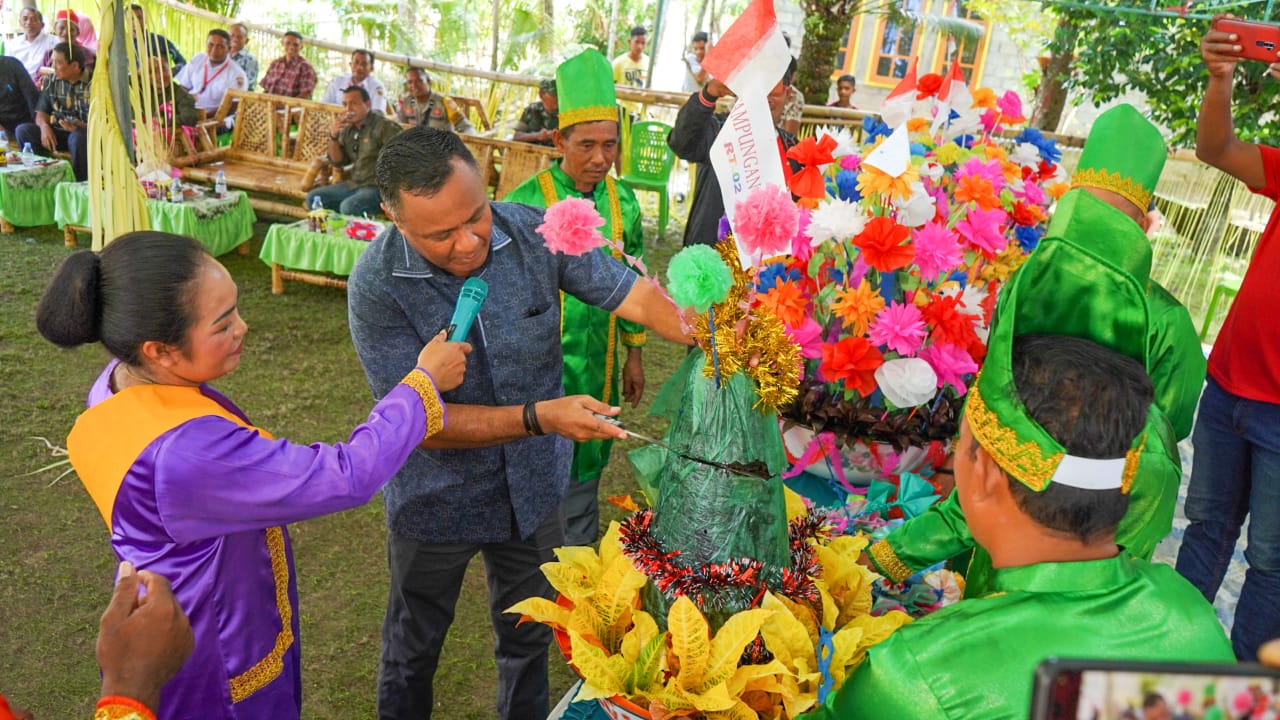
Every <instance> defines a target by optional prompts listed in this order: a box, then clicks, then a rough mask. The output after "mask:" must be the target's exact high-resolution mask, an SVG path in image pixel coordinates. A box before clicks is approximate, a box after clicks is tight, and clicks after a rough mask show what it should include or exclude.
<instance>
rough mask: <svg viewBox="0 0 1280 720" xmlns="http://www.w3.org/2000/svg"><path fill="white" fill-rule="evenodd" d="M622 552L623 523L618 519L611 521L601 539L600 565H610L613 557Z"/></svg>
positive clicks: (603, 566) (604, 566)
mask: <svg viewBox="0 0 1280 720" xmlns="http://www.w3.org/2000/svg"><path fill="white" fill-rule="evenodd" d="M621 554H622V525H621V524H619V523H618V521H617V520H614V521H613V522H611V523H609V529H608V530H605V531H604V537H603V538H601V539H600V567H602V568H606V567H609V563H611V562H613V559H614V558H616V557H618V556H619V555H621Z"/></svg>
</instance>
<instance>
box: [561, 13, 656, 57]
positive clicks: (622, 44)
mask: <svg viewBox="0 0 1280 720" xmlns="http://www.w3.org/2000/svg"><path fill="white" fill-rule="evenodd" d="M609 13H610V4H609V3H608V2H594V3H587V4H586V6H585V7H583V8H582V9H581V10H579V11H578V12H577V19H576V20H575V21H574V24H573V35H572V37H573V40H574V41H575V42H580V43H583V44H584V45H593V46H595V47H596V48H598V49H599V50H600V52H607V50H608V47H609ZM657 14H658V3H657V0H618V17H617V20H616V21H615V22H614V27H613V54H614V55H620V54H622V53H623V52H626V49H627V42H628V40H630V34H631V28H633V27H635V26H636V25H644V26H645V28H647V29H648V30H649V43H650V44H653V39H654V37H655V35H654V32H653V19H654V18H655V17H657ZM645 52H646V53H648V52H649V49H648V48H646V49H645ZM612 59H613V58H610V60H612Z"/></svg>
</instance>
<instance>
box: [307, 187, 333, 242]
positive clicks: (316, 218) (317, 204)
mask: <svg viewBox="0 0 1280 720" xmlns="http://www.w3.org/2000/svg"><path fill="white" fill-rule="evenodd" d="M310 218H311V223H310V224H311V225H312V227H311V228H310V230H311V231H312V232H318V233H327V232H329V223H327V222H325V221H326V220H327V219H328V218H326V217H325V212H324V202H323V201H321V200H320V196H319V195H317V196H315V197H313V198H311V215H310Z"/></svg>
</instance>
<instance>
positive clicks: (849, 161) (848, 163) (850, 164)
mask: <svg viewBox="0 0 1280 720" xmlns="http://www.w3.org/2000/svg"><path fill="white" fill-rule="evenodd" d="M839 162H840V169H841V170H852V171H854V172H857V171H858V168H859V167H862V158H861V157H860V156H858V155H852V154H850V155H845V156H844V157H842V158H840V160H839Z"/></svg>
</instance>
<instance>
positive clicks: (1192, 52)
mask: <svg viewBox="0 0 1280 720" xmlns="http://www.w3.org/2000/svg"><path fill="white" fill-rule="evenodd" d="M1117 6H1118V5H1117ZM1059 14H1060V15H1061V16H1062V17H1063V18H1065V19H1067V20H1068V21H1069V22H1071V23H1072V24H1073V25H1074V26H1075V27H1076V29H1077V30H1078V32H1077V33H1075V37H1076V38H1078V39H1076V40H1075V41H1074V42H1073V39H1072V38H1071V37H1070V35H1071V34H1069V33H1061V34H1059V35H1058V37H1056V38H1055V40H1054V42H1053V43H1052V44H1051V45H1050V49H1051V50H1052V51H1053V52H1055V53H1066V54H1074V55H1075V59H1074V61H1073V62H1072V71H1073V72H1072V73H1071V76H1070V78H1069V79H1068V80H1067V84H1066V86H1067V87H1068V88H1069V89H1072V90H1076V91H1079V92H1082V93H1083V94H1084V96H1085V97H1086V98H1087V99H1088V100H1090V101H1092V102H1095V103H1099V104H1101V103H1105V102H1109V101H1111V100H1115V99H1116V98H1118V97H1120V96H1121V95H1122V94H1124V93H1125V92H1127V91H1130V90H1136V91H1138V92H1141V93H1144V94H1145V95H1146V96H1147V101H1148V103H1149V105H1150V109H1151V118H1152V120H1154V121H1155V122H1157V123H1159V124H1161V125H1164V126H1165V127H1167V128H1169V129H1170V130H1171V131H1172V133H1173V137H1172V138H1171V144H1172V145H1174V146H1177V147H1189V146H1191V145H1194V144H1195V133H1196V116H1197V113H1198V110H1199V106H1200V100H1201V98H1202V97H1204V91H1205V87H1206V85H1207V83H1208V77H1209V76H1208V73H1207V72H1206V71H1205V68H1204V62H1203V61H1202V60H1201V59H1200V47H1199V43H1200V36H1201V35H1203V34H1204V31H1205V30H1206V29H1207V28H1208V21H1205V20H1199V19H1191V18H1180V17H1164V16H1151V15H1145V14H1134V13H1117V12H1111V11H1106V10H1084V9H1077V8H1069V9H1067V8H1063V9H1059ZM1252 19H1265V20H1268V21H1269V22H1277V21H1280V10H1277V11H1273V13H1272V16H1271V17H1270V18H1252ZM1265 74H1266V65H1264V64H1263V63H1257V62H1243V63H1240V64H1239V65H1238V66H1237V67H1236V84H1235V96H1234V100H1233V104H1234V108H1235V110H1234V115H1235V127H1236V132H1237V133H1239V135H1240V137H1241V138H1242V139H1244V140H1247V141H1250V142H1262V143H1267V144H1272V145H1275V144H1280V118H1278V117H1276V116H1275V114H1273V113H1271V112H1270V110H1271V108H1272V107H1273V106H1274V105H1275V102H1276V96H1277V93H1280V87H1278V86H1277V84H1276V83H1274V82H1264V76H1265Z"/></svg>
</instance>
